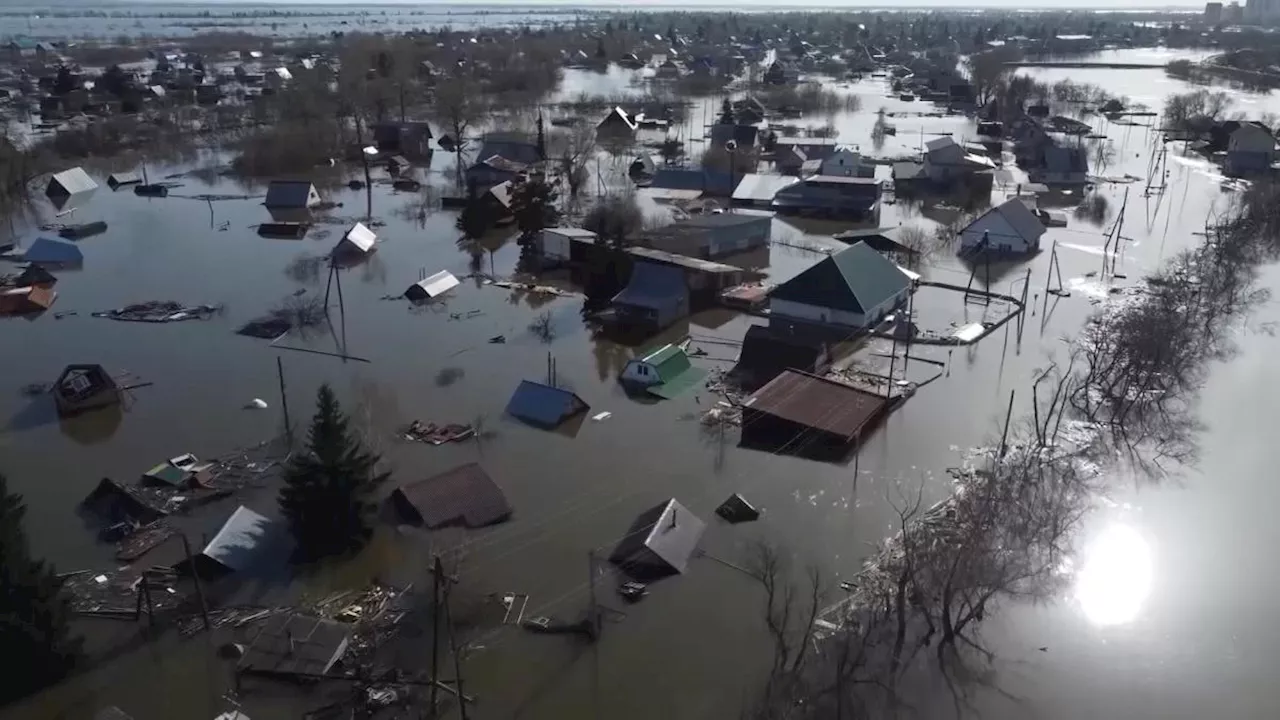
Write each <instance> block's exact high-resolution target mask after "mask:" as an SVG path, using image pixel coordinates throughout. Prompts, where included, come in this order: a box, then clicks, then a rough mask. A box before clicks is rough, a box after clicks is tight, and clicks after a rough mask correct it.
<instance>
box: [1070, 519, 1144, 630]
mask: <svg viewBox="0 0 1280 720" xmlns="http://www.w3.org/2000/svg"><path fill="white" fill-rule="evenodd" d="M1083 560H1084V564H1083V565H1082V566H1081V568H1080V571H1079V573H1077V575H1076V585H1075V597H1076V600H1077V601H1078V602H1079V603H1080V609H1081V610H1082V611H1083V612H1084V615H1085V617H1086V618H1088V619H1089V621H1090V622H1092V623H1093V624H1094V625H1099V626H1110V625H1123V624H1125V623H1128V622H1132V621H1133V620H1134V619H1136V618H1137V617H1138V614H1139V613H1140V612H1141V611H1142V607H1143V605H1144V604H1145V603H1146V600H1147V596H1148V595H1150V593H1151V583H1152V577H1153V574H1154V565H1155V563H1154V562H1153V557H1152V552H1151V546H1150V544H1149V543H1148V542H1147V540H1146V538H1144V537H1143V536H1142V535H1141V534H1140V533H1139V532H1138V531H1137V530H1135V529H1134V528H1132V527H1130V526H1128V525H1124V524H1113V525H1109V526H1108V527H1106V528H1104V529H1103V531H1102V532H1101V533H1099V534H1098V536H1097V537H1095V538H1094V539H1093V541H1092V542H1091V543H1089V545H1088V547H1087V548H1086V549H1085V553H1084V557H1083Z"/></svg>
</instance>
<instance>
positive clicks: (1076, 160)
mask: <svg viewBox="0 0 1280 720" xmlns="http://www.w3.org/2000/svg"><path fill="white" fill-rule="evenodd" d="M1041 158H1042V160H1041V164H1040V166H1039V167H1035V168H1032V169H1031V170H1029V171H1028V172H1027V177H1029V178H1030V179H1031V182H1038V183H1044V184H1045V185H1065V186H1071V187H1074V186H1079V185H1084V184H1085V183H1087V182H1088V181H1089V157H1088V155H1087V154H1085V149H1084V148H1082V147H1070V146H1064V145H1057V144H1052V145H1047V146H1045V147H1044V148H1043V151H1042V154H1041Z"/></svg>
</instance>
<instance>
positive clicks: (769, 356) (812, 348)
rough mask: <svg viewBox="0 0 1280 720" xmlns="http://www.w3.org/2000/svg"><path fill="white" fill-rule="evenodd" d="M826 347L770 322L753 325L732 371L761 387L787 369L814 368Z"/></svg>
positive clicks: (750, 385) (821, 358)
mask: <svg viewBox="0 0 1280 720" xmlns="http://www.w3.org/2000/svg"><path fill="white" fill-rule="evenodd" d="M824 354H825V351H824V349H823V347H822V345H821V344H820V343H818V342H816V341H811V340H809V339H807V337H806V336H797V335H791V334H786V333H781V332H778V331H776V330H772V329H770V328H769V326H768V325H752V326H751V327H749V328H747V332H746V334H745V335H743V337H742V350H741V352H739V353H738V362H737V364H736V365H734V367H733V375H734V376H735V377H737V378H739V379H740V380H741V381H742V382H743V383H744V384H745V385H747V386H748V387H750V388H758V387H761V386H763V385H764V384H765V383H768V382H769V381H770V380H773V379H774V378H776V377H778V375H780V374H781V373H782V371H784V370H787V369H795V370H804V371H806V372H813V371H815V370H817V369H818V366H819V364H820V363H821V362H822V361H823V357H824Z"/></svg>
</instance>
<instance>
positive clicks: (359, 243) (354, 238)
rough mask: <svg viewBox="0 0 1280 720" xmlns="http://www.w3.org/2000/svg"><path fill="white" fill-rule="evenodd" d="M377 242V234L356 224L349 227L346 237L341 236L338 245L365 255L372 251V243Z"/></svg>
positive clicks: (360, 224)
mask: <svg viewBox="0 0 1280 720" xmlns="http://www.w3.org/2000/svg"><path fill="white" fill-rule="evenodd" d="M377 241H378V236H377V234H376V233H374V232H373V231H372V230H370V229H369V228H368V227H366V226H365V224H364V223H360V222H358V223H356V224H355V225H353V226H351V229H350V230H348V231H347V234H346V235H343V236H342V242H341V243H339V245H340V246H341V245H346V246H347V247H350V248H352V249H354V250H358V251H360V252H363V253H367V252H369V251H370V250H372V249H373V246H374V243H376V242H377Z"/></svg>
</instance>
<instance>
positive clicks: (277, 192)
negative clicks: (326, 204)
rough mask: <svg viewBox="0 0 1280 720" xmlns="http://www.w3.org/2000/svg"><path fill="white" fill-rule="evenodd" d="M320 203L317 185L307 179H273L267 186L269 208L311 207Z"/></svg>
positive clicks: (267, 204) (266, 202)
mask: <svg viewBox="0 0 1280 720" xmlns="http://www.w3.org/2000/svg"><path fill="white" fill-rule="evenodd" d="M319 203H320V194H319V193H318V192H316V186H315V185H313V184H312V183H310V182H308V181H306V180H273V181H271V184H270V185H268V186H267V199H266V201H265V202H264V203H263V204H265V205H266V206H267V207H269V208H309V207H313V206H315V205H318V204H319Z"/></svg>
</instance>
